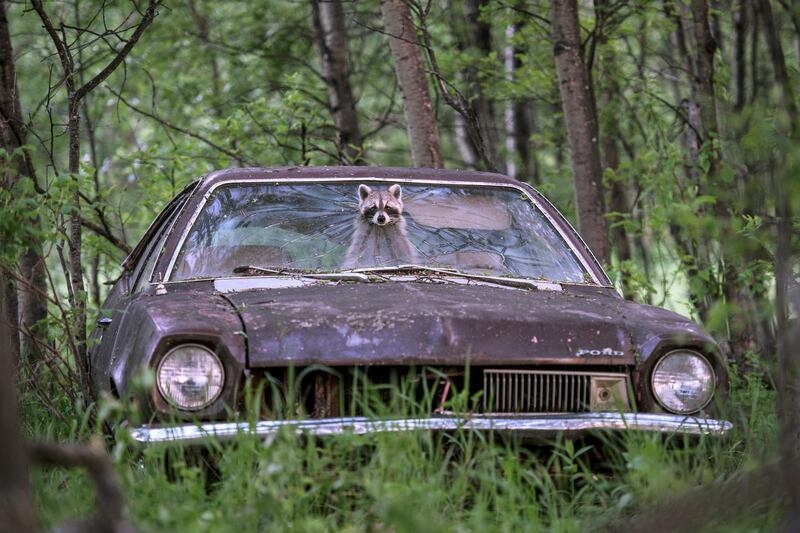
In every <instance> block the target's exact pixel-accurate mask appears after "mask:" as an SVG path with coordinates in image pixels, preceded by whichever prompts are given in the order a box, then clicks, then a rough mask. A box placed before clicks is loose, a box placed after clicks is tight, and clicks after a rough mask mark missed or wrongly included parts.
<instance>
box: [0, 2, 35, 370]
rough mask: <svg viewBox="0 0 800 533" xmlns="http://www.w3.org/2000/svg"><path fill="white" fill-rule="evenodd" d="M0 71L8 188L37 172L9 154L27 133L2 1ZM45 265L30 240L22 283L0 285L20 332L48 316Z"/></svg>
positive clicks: (0, 126)
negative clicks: (15, 285) (10, 171)
mask: <svg viewBox="0 0 800 533" xmlns="http://www.w3.org/2000/svg"><path fill="white" fill-rule="evenodd" d="M0 71H1V72H0V117H2V118H0V138H2V143H3V144H2V148H3V149H4V150H5V152H6V154H8V156H9V157H14V159H15V161H8V163H10V164H9V165H8V168H9V169H14V170H13V171H12V173H11V174H9V175H7V176H4V178H3V185H2V186H3V187H4V188H11V187H13V186H14V184H15V183H16V182H17V181H18V180H19V179H20V178H22V177H28V178H31V179H33V180H35V179H36V175H35V173H34V169H33V165H32V164H31V161H30V158H29V156H28V154H27V152H25V153H22V154H19V153H18V154H17V155H16V156H11V154H13V153H15V152H17V151H18V150H19V149H20V148H22V147H23V146H24V145H25V143H26V141H27V139H26V138H27V132H26V125H25V123H24V122H23V120H22V108H21V105H20V101H19V91H18V88H17V73H16V65H15V64H14V49H13V46H12V44H11V35H10V32H9V28H8V20H7V18H6V6H5V2H4V1H2V2H0ZM34 223H35V221H34ZM44 266H45V265H44V259H43V258H42V257H41V254H40V252H39V245H38V243H35V242H32V243H30V246H29V248H28V249H27V250H26V251H25V253H24V255H23V257H22V258H21V260H20V264H19V274H20V277H21V278H22V282H21V283H19V284H18V286H17V287H16V288H15V287H14V284H13V283H11V282H10V280H9V281H8V282H7V284H6V285H5V286H4V287H3V288H2V292H3V305H4V306H5V308H6V311H7V313H8V316H9V317H13V318H14V326H15V331H16V332H19V331H20V329H23V330H24V329H28V330H31V331H34V330H35V328H34V326H35V325H36V324H37V323H38V322H39V321H41V320H43V319H44V318H45V317H46V316H47V302H46V300H45V294H46V291H47V287H46V286H45V273H44ZM20 326H21V328H20ZM19 338H20V340H21V343H22V344H21V353H22V355H23V356H25V357H26V358H27V357H29V356H32V354H33V352H34V348H33V346H34V343H33V342H32V341H31V339H30V338H29V337H28V336H27V335H24V334H23V335H20V336H19ZM14 344H15V348H14V350H15V354H17V355H19V354H20V344H19V343H14Z"/></svg>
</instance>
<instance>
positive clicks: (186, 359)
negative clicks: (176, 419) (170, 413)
mask: <svg viewBox="0 0 800 533" xmlns="http://www.w3.org/2000/svg"><path fill="white" fill-rule="evenodd" d="M156 383H157V384H158V391H159V392H160V393H161V395H162V396H163V397H164V399H166V400H167V401H168V402H169V403H170V404H172V405H174V406H175V407H178V408H180V409H183V410H186V411H197V410H199V409H203V408H204V407H208V406H209V405H211V404H212V403H213V402H214V400H216V399H217V398H218V397H219V395H220V394H221V393H222V385H223V384H224V383H225V369H224V368H223V367H222V363H221V362H220V360H219V358H218V357H217V356H216V354H214V352H212V351H211V350H209V349H208V348H206V347H205V346H200V345H199V344H182V345H181V346H178V347H175V348H173V349H172V350H170V351H169V352H167V354H166V355H165V356H164V357H163V358H162V359H161V362H160V363H159V365H158V370H157V371H156Z"/></svg>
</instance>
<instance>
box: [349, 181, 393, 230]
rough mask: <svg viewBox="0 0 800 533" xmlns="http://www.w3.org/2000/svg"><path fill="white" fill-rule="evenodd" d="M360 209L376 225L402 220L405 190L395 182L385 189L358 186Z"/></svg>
mask: <svg viewBox="0 0 800 533" xmlns="http://www.w3.org/2000/svg"><path fill="white" fill-rule="evenodd" d="M358 210H359V211H360V212H361V215H362V216H363V217H364V218H366V219H367V220H368V221H369V222H371V223H372V224H375V225H376V226H388V225H390V224H395V223H396V222H397V221H399V220H400V218H401V216H402V214H403V191H402V190H401V189H400V185H398V184H396V183H395V184H394V185H392V186H391V187H389V189H388V190H385V191H377V190H373V189H371V188H370V187H367V186H366V185H363V184H362V185H359V186H358Z"/></svg>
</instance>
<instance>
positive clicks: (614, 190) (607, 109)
mask: <svg viewBox="0 0 800 533" xmlns="http://www.w3.org/2000/svg"><path fill="white" fill-rule="evenodd" d="M600 60H601V62H602V65H603V70H602V71H603V72H604V73H608V74H607V75H606V76H604V77H602V78H600V79H599V80H598V86H599V87H600V104H601V106H602V108H603V113H602V115H601V117H603V118H602V119H601V120H600V139H601V141H602V147H603V153H602V155H603V168H604V170H605V169H608V170H611V171H612V172H613V173H614V179H612V180H611V183H610V184H609V185H610V190H609V198H608V211H609V216H611V214H614V215H613V216H615V217H616V220H612V223H611V227H610V232H611V243H612V245H613V247H614V251H615V252H616V259H617V269H618V270H619V272H620V273H621V281H622V294H623V296H625V298H628V299H631V298H633V296H634V293H633V290H632V287H631V285H630V276H628V275H626V273H627V271H628V270H629V269H628V267H627V263H628V262H629V261H630V260H631V259H632V255H631V246H630V242H629V241H628V233H627V231H626V230H625V226H624V225H623V224H622V223H623V222H624V221H625V220H626V218H627V217H626V216H630V214H631V213H630V207H629V206H628V197H627V191H626V190H625V184H624V183H622V181H621V180H620V179H619V177H618V176H616V171H617V170H618V169H619V146H618V144H617V141H618V138H619V135H620V132H619V123H618V121H617V117H618V115H619V113H618V111H619V110H618V105H617V97H616V95H617V94H619V93H620V87H619V84H618V83H617V81H616V79H615V78H614V76H615V74H616V72H617V69H616V61H615V57H614V54H613V52H612V51H610V50H609V51H607V52H604V53H603V54H601V57H600Z"/></svg>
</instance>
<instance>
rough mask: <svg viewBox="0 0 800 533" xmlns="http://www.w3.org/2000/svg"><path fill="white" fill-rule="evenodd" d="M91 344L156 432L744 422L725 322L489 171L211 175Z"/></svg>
mask: <svg viewBox="0 0 800 533" xmlns="http://www.w3.org/2000/svg"><path fill="white" fill-rule="evenodd" d="M90 359H91V367H92V368H91V372H92V380H93V383H94V386H95V387H96V388H97V389H98V391H104V392H106V393H109V394H112V395H115V396H117V397H129V396H131V395H132V394H139V395H140V396H139V400H140V405H142V406H143V408H144V409H145V411H146V413H145V414H146V420H147V421H148V423H146V424H144V425H141V426H139V427H134V428H132V429H131V430H132V434H133V437H134V438H135V439H137V440H138V441H140V442H142V443H154V442H166V441H182V442H195V441H199V440H202V439H205V438H209V437H213V438H216V439H226V438H230V437H232V436H235V435H237V434H239V433H242V432H245V433H250V434H256V435H259V436H268V435H270V434H272V433H274V432H276V431H278V430H280V429H281V428H283V427H287V426H288V427H289V428H290V429H291V430H294V431H298V432H303V433H308V434H311V435H329V434H336V433H346V432H351V433H357V434H360V433H371V432H387V431H407V430H445V431H456V430H460V429H468V430H479V431H483V430H485V431H492V432H501V433H512V434H519V435H521V436H532V437H536V436H540V435H553V434H556V433H559V432H567V433H581V432H585V431H589V430H603V429H610V430H623V429H630V430H642V431H654V432H661V433H672V432H676V433H684V434H715V435H719V434H724V433H725V432H727V431H728V430H729V429H730V428H731V424H730V423H729V422H727V421H724V420H720V419H717V418H716V417H718V415H717V412H718V411H717V410H716V407H715V403H717V402H718V400H719V398H720V397H722V396H724V394H725V393H726V390H727V388H728V378H727V374H726V369H725V365H724V361H723V359H722V358H721V356H720V353H719V350H718V347H717V345H716V344H715V342H714V340H713V339H712V338H711V337H710V336H709V335H708V334H707V333H706V332H705V331H703V329H702V328H700V327H699V326H698V325H696V324H695V323H693V322H692V321H690V320H688V319H686V318H684V317H682V316H679V315H677V314H675V313H672V312H669V311H666V310H664V309H660V308H656V307H651V306H647V305H641V304H637V303H633V302H630V301H626V300H624V299H623V298H621V297H620V295H619V294H618V292H617V291H616V290H615V288H614V287H613V285H612V283H611V282H610V280H609V278H608V277H607V276H606V274H605V273H604V272H603V269H602V268H601V266H600V265H599V264H598V262H597V261H596V260H595V258H594V257H593V256H592V253H591V252H590V250H589V249H588V248H587V246H586V245H585V244H584V243H583V241H582V240H581V239H580V237H579V236H578V234H577V233H576V232H575V231H574V230H573V229H572V227H571V226H570V225H569V223H568V222H567V221H566V220H565V219H564V217H562V216H561V215H560V214H559V213H558V211H557V210H556V209H555V208H554V207H553V206H552V205H551V204H550V203H549V202H548V201H547V200H546V199H545V198H544V197H543V196H542V195H541V194H539V193H538V192H537V191H536V190H534V189H533V188H531V187H530V186H528V185H526V184H524V183H520V182H518V181H515V180H513V179H511V178H508V177H505V176H501V175H497V174H490V173H482V172H472V171H455V170H432V169H400V168H370V167H320V168H313V167H304V168H282V169H230V170H223V171H219V172H214V173H212V174H210V175H208V176H206V177H204V178H203V179H200V180H198V181H196V182H194V183H192V184H191V185H189V186H188V187H186V188H185V189H184V190H183V191H182V192H181V193H180V194H178V195H177V196H176V197H175V199H174V200H173V201H172V202H170V203H169V205H167V207H166V208H165V209H164V211H163V212H162V213H161V214H160V215H159V216H158V217H157V218H156V220H155V221H154V222H153V224H152V225H151V226H150V228H149V229H148V230H147V232H146V233H145V235H144V236H143V238H142V239H141V241H140V242H139V243H138V245H137V246H136V247H135V249H134V250H133V252H132V253H131V254H130V256H129V257H128V258H127V259H126V260H125V262H124V264H123V274H122V276H121V277H120V279H119V280H118V281H117V282H116V284H115V285H114V287H113V289H112V290H111V292H110V295H109V297H108V300H107V301H106V303H105V305H104V308H103V311H102V314H101V315H100V318H99V319H98V325H97V328H96V329H95V332H94V333H93V342H92V343H91V354H90ZM142 369H150V371H152V373H153V375H154V384H153V386H152V389H151V390H148V391H146V392H139V393H134V392H132V391H134V386H133V384H134V383H135V382H136V381H137V379H136V378H137V376H138V375H140V373H141V372H142ZM248 395H249V398H250V399H249V400H247V401H246V400H245V398H246V397H248ZM252 398H256V400H255V401H256V402H257V403H256V405H257V409H256V410H255V412H257V420H255V421H254V420H252V418H253V417H252V416H248V415H250V414H252V412H253V410H252V405H253V400H252ZM245 405H248V406H250V407H248V408H247V409H245ZM245 410H246V411H247V415H246V414H245Z"/></svg>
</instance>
